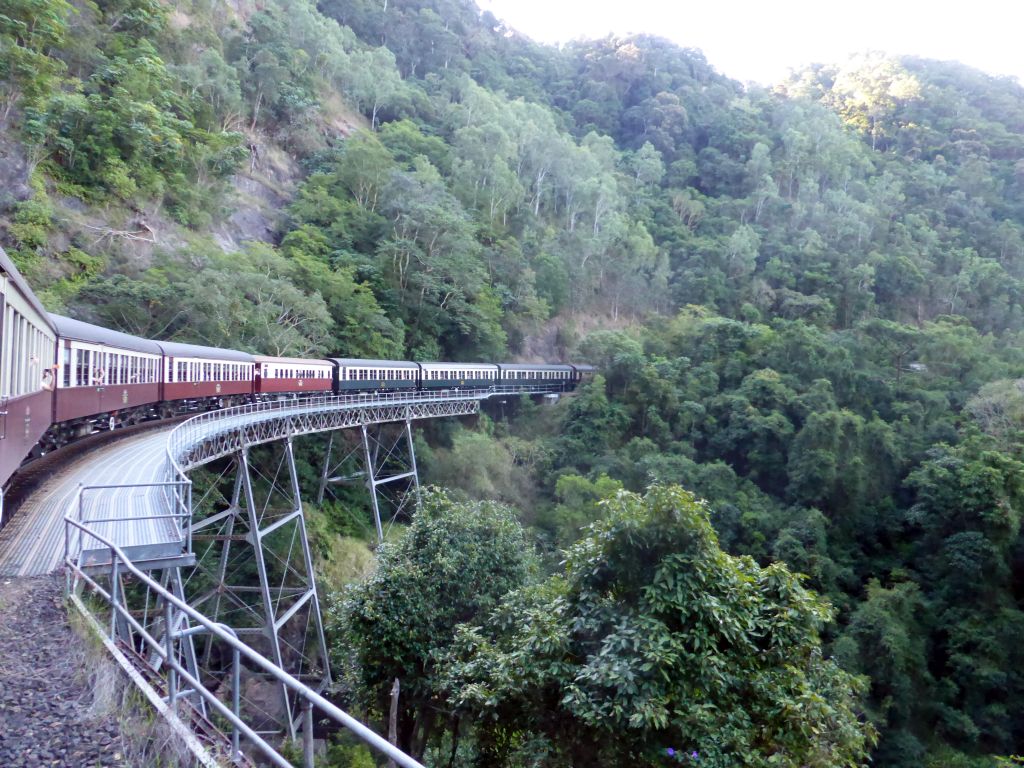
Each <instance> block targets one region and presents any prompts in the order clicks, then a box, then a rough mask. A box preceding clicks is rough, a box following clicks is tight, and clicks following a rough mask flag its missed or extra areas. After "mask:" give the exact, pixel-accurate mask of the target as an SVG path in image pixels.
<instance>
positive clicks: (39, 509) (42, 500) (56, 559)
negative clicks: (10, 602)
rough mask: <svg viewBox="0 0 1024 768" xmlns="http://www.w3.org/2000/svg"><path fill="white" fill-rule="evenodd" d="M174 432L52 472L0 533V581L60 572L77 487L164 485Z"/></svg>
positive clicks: (112, 447)
mask: <svg viewBox="0 0 1024 768" xmlns="http://www.w3.org/2000/svg"><path fill="white" fill-rule="evenodd" d="M173 427H174V425H172V424H169V425H167V426H166V427H162V428H160V429H156V430H153V431H146V432H144V433H142V434H140V435H134V436H132V437H126V438H123V439H121V440H118V441H117V442H115V443H111V444H109V445H104V446H101V447H98V448H94V449H92V450H90V451H89V452H88V453H85V454H84V455H82V456H79V457H78V458H76V459H74V460H73V461H72V462H70V463H69V464H67V465H65V466H63V467H60V468H55V471H54V474H53V475H52V476H51V477H50V478H49V479H46V480H43V481H42V482H41V483H40V484H39V486H38V487H37V488H36V489H35V490H34V491H32V492H31V493H29V494H28V495H27V496H26V498H25V500H24V501H23V502H22V504H21V507H20V508H19V510H18V512H17V513H16V514H15V515H14V516H13V517H12V518H11V521H10V522H9V523H8V524H7V525H6V526H5V527H4V528H3V529H2V530H0V576H7V577H10V576H40V575H43V574H46V573H50V572H51V571H55V570H57V569H58V568H60V567H61V566H62V565H63V563H64V516H65V515H66V514H68V511H69V508H70V505H71V503H72V501H74V498H75V495H76V494H77V493H78V489H79V487H80V486H83V485H115V484H116V485H121V484H126V483H150V482H158V481H160V480H162V479H163V476H164V473H165V468H166V464H167V437H168V435H169V434H170V432H171V430H172V429H173ZM136 493H139V491H138V490H137V489H136ZM131 499H132V497H131V496H130V495H129V496H126V500H128V501H130V500H131Z"/></svg>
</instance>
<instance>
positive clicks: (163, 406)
mask: <svg viewBox="0 0 1024 768" xmlns="http://www.w3.org/2000/svg"><path fill="white" fill-rule="evenodd" d="M592 373H593V368H592V367H591V366H589V365H572V364H565V363H555V364H529V363H482V362H481V363H466V362H413V361H408V360H364V359H358V358H325V359H304V358H294V357H274V356H269V355H254V354H249V353H247V352H240V351H237V350H232V349H220V348H217V347H207V346H201V345H196V344H183V343H180V342H172V341H156V340H152V339H144V338H140V337H138V336H132V335H130V334H127V333H122V332H120V331H114V330H111V329H109V328H103V327H101V326H98V325H93V324H91V323H86V322H82V321H81V320H75V319H72V318H70V317H63V316H61V315H56V314H52V313H50V312H47V310H46V309H45V308H44V307H43V306H42V304H41V303H40V302H39V300H38V299H37V298H36V296H35V294H34V293H33V292H32V290H31V288H30V287H29V286H28V283H27V282H26V281H25V279H24V278H23V277H22V275H21V274H20V273H19V272H18V270H17V268H16V267H15V265H14V264H13V263H12V262H11V261H10V259H9V258H8V256H7V254H6V253H5V252H4V251H3V249H2V248H0V524H2V522H3V511H2V510H3V507H2V504H3V496H2V491H3V489H6V488H7V487H8V485H9V483H10V480H11V478H12V477H13V476H14V475H15V473H16V472H17V471H18V470H19V468H20V467H21V466H22V465H23V464H25V463H26V462H29V461H31V460H33V459H35V458H38V457H40V456H42V455H43V454H45V453H49V452H51V451H53V450H56V449H57V448H60V447H62V446H64V445H66V444H67V443H70V442H72V441H74V440H76V439H79V438H81V437H84V436H86V435H90V434H94V433H96V432H99V431H104V430H116V429H118V428H123V427H126V426H130V425H134V424H137V423H139V422H142V421H150V420H154V419H165V418H172V417H174V416H179V415H181V414H187V413H190V412H198V411H203V410H212V409H216V408H225V407H230V406H233V405H241V404H246V403H253V402H260V401H270V400H280V399H288V398H299V397H309V396H315V395H331V394H334V395H347V394H364V393H370V392H388V393H390V392H404V391H436V390H452V389H470V388H471V389H480V388H483V389H491V388H499V387H512V388H513V389H514V388H516V387H521V388H524V389H525V388H527V387H531V388H532V387H535V386H543V387H545V388H547V389H548V391H552V392H566V391H571V390H572V389H575V388H576V387H577V386H578V385H579V383H580V382H581V381H582V380H583V379H585V378H587V377H588V376H589V375H591V374H592Z"/></svg>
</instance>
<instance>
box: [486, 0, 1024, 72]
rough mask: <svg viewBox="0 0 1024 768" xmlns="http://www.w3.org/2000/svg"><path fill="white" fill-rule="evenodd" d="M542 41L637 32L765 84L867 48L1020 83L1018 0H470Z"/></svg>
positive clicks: (1022, 28) (1022, 44) (1023, 42)
mask: <svg viewBox="0 0 1024 768" xmlns="http://www.w3.org/2000/svg"><path fill="white" fill-rule="evenodd" d="M477 4H478V5H479V6H480V7H481V8H483V9H484V10H489V11H491V13H493V14H494V15H495V16H497V17H498V18H499V19H503V20H504V21H505V22H507V23H508V24H509V25H510V26H512V27H513V28H515V29H517V30H519V31H520V32H523V33H524V34H526V35H528V36H529V37H532V38H533V39H534V40H537V41H539V42H545V43H558V42H566V41H569V40H573V39H576V38H580V37H582V38H595V37H604V36H605V35H607V34H608V33H609V32H614V33H616V34H627V33H632V32H646V33H652V34H656V35H659V36H661V37H666V38H668V39H670V40H672V41H673V42H675V43H677V44H679V45H682V46H685V47H691V48H699V49H701V50H702V51H703V52H704V55H705V56H706V57H707V60H708V62H709V63H710V64H711V65H712V66H713V67H714V68H715V69H716V70H717V71H719V72H721V73H722V74H724V75H726V76H728V77H732V78H734V79H736V80H740V81H741V82H746V81H748V80H750V81H755V82H760V83H764V84H771V83H773V82H776V81H778V80H780V79H781V78H783V77H784V76H785V75H786V74H787V72H788V70H790V69H796V68H800V67H802V66H803V65H805V64H809V63H813V62H835V61H841V60H843V59H845V58H846V57H847V56H848V55H849V54H851V53H863V52H865V51H868V50H872V51H884V52H886V53H890V54H894V55H899V54H910V55H917V56H923V57H925V58H930V59H954V60H957V61H960V62H963V63H964V64H967V65H969V66H972V67H975V68H976V69H980V70H982V71H984V72H988V73H989V74H992V75H1012V76H1015V77H1017V79H1018V80H1019V81H1020V82H1021V83H1024V2H1022V0H960V2H951V0H888V1H886V0H852V1H849V0H848V1H847V2H841V3H840V2H827V0H825V1H824V2H823V1H822V0H817V1H815V0H774V2H772V1H771V0H762V1H761V2H757V0H697V1H696V2H680V0H617V1H616V2H611V1H610V0H477Z"/></svg>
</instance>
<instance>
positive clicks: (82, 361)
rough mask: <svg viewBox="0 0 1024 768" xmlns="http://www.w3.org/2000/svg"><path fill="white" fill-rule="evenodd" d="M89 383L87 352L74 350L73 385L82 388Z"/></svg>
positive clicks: (85, 350)
mask: <svg viewBox="0 0 1024 768" xmlns="http://www.w3.org/2000/svg"><path fill="white" fill-rule="evenodd" d="M88 383H89V350H87V349H76V350H75V385H76V386H79V387H82V386H85V385H87V384H88Z"/></svg>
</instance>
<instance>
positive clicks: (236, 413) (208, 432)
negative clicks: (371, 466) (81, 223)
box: [166, 383, 566, 482]
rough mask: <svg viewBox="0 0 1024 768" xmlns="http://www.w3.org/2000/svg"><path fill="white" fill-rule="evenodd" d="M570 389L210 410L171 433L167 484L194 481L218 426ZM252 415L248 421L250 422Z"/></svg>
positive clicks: (515, 388) (342, 398)
mask: <svg viewBox="0 0 1024 768" xmlns="http://www.w3.org/2000/svg"><path fill="white" fill-rule="evenodd" d="M564 391H566V386H565V385H563V384H560V383H558V384H556V383H551V384H543V383H538V384H506V385H495V386H492V387H465V388H460V389H437V390H416V391H412V392H361V393H358V394H351V395H314V396H308V397H284V398H282V399H280V400H271V401H263V402H258V403H248V404H246V405H238V406H233V407H231V408H222V409H219V410H216V411H207V412H205V413H200V414H198V415H196V416H193V417H192V418H190V419H187V420H186V421H183V422H182V423H181V424H179V425H178V426H176V427H175V428H174V429H173V430H171V434H170V435H169V436H168V438H167V477H166V479H167V480H168V481H183V482H189V481H188V476H187V474H186V473H187V469H188V467H187V466H186V465H187V464H188V463H189V462H187V461H186V456H187V455H188V453H189V451H190V449H192V448H194V447H195V446H197V445H200V444H202V443H203V442H204V441H208V440H210V439H211V438H212V437H213V436H215V435H216V434H217V433H218V425H220V426H222V427H223V429H224V430H225V431H227V430H230V429H238V428H239V427H240V426H241V424H243V423H247V424H250V425H251V424H253V423H256V422H259V421H261V420H273V419H278V418H283V417H285V416H287V415H289V414H295V413H309V412H329V411H338V410H348V409H360V408H369V407H374V406H401V405H410V406H412V405H420V404H424V403H439V402H460V401H479V400H487V399H489V398H492V397H496V396H501V395H517V394H535V395H539V394H557V393H561V392H564ZM246 417H248V418H246Z"/></svg>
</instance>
